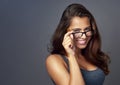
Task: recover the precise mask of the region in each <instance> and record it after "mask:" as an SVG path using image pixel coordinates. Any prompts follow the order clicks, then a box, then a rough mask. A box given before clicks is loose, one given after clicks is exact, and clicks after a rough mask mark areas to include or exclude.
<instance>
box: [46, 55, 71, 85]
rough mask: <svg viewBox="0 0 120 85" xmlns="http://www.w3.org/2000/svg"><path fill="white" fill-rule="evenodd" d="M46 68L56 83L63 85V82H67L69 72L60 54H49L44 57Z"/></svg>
mask: <svg viewBox="0 0 120 85" xmlns="http://www.w3.org/2000/svg"><path fill="white" fill-rule="evenodd" d="M46 68H47V71H48V74H49V75H50V77H51V78H52V80H54V82H55V83H56V84H59V85H64V84H63V83H65V85H66V83H68V80H69V79H68V78H69V73H68V71H67V67H66V64H65V62H64V60H63V58H62V57H61V55H58V54H52V55H49V56H48V57H47V58H46ZM63 77H64V78H63Z"/></svg>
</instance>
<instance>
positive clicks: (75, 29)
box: [73, 26, 91, 31]
mask: <svg viewBox="0 0 120 85" xmlns="http://www.w3.org/2000/svg"><path fill="white" fill-rule="evenodd" d="M89 28H90V29H91V26H88V27H86V28H84V30H86V29H89ZM80 30H81V28H74V29H73V31H80Z"/></svg>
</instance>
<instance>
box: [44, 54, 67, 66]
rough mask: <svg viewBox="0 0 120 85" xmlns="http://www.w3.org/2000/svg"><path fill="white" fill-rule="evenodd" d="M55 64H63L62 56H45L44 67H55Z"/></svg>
mask: <svg viewBox="0 0 120 85" xmlns="http://www.w3.org/2000/svg"><path fill="white" fill-rule="evenodd" d="M56 65H63V66H64V65H65V66H66V63H65V62H64V60H63V58H62V57H61V55H59V54H51V55H49V56H48V57H47V58H46V67H51V66H52V67H55V66H56Z"/></svg>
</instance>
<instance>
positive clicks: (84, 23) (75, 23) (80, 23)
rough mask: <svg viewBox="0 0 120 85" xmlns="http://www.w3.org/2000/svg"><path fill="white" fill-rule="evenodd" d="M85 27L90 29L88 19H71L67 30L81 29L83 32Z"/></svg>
mask: <svg viewBox="0 0 120 85" xmlns="http://www.w3.org/2000/svg"><path fill="white" fill-rule="evenodd" d="M86 27H90V22H89V19H88V17H73V18H72V20H71V23H70V26H69V28H68V30H74V29H76V28H77V29H78V28H79V29H81V30H84V29H85V28H86Z"/></svg>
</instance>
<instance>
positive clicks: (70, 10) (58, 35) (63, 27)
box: [50, 3, 110, 75]
mask: <svg viewBox="0 0 120 85" xmlns="http://www.w3.org/2000/svg"><path fill="white" fill-rule="evenodd" d="M75 16H78V17H88V19H89V22H90V25H91V27H92V30H93V36H92V38H91V40H90V42H89V43H88V45H87V47H86V48H85V49H83V50H82V54H83V55H84V56H85V59H86V60H87V61H89V62H90V63H92V64H94V65H96V66H98V67H99V68H101V69H102V70H103V71H104V73H105V74H106V75H107V74H108V73H109V68H108V64H109V62H110V58H109V56H108V55H107V54H105V53H104V52H103V51H102V50H101V38H100V34H99V31H98V27H97V25H96V21H95V19H94V17H93V15H92V14H91V13H90V12H89V11H88V10H87V9H86V8H85V7H84V6H83V5H81V4H76V3H74V4H71V5H69V6H68V7H67V8H66V9H65V10H64V12H63V14H62V17H61V20H60V22H59V24H58V26H57V29H56V30H55V32H54V34H53V36H52V39H51V50H50V53H51V54H60V55H66V53H65V49H64V47H63V46H62V41H63V38H64V35H65V33H66V32H67V29H68V27H69V26H70V23H71V19H72V18H73V17H75Z"/></svg>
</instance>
